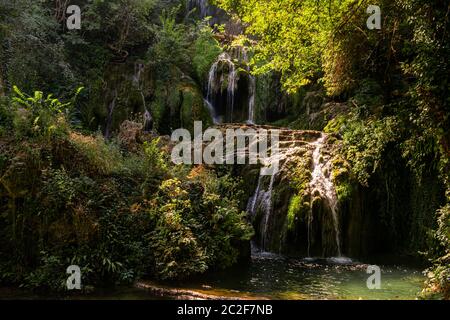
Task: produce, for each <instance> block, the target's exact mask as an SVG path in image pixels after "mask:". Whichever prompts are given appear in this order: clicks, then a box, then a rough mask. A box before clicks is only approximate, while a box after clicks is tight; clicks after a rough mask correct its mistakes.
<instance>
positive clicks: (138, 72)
mask: <svg viewBox="0 0 450 320" xmlns="http://www.w3.org/2000/svg"><path fill="white" fill-rule="evenodd" d="M144 69H145V65H144V64H143V63H136V64H135V66H134V75H133V85H134V86H135V87H136V89H137V90H138V91H139V94H140V95H141V98H142V105H143V107H144V131H150V130H151V126H152V121H153V118H152V115H151V113H150V111H149V110H148V109H147V104H146V102H145V95H144V89H143V84H142V81H141V79H142V74H143V73H144Z"/></svg>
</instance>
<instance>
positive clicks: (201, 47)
mask: <svg viewBox="0 0 450 320" xmlns="http://www.w3.org/2000/svg"><path fill="white" fill-rule="evenodd" d="M193 50H194V55H193V59H192V63H193V66H194V69H195V73H196V76H197V78H198V79H200V80H202V81H203V80H204V79H206V77H207V75H208V72H209V68H210V67H211V65H212V64H213V63H214V61H215V60H216V59H217V57H218V56H219V54H220V53H221V52H222V49H221V48H220V45H219V43H218V42H217V40H216V39H214V37H213V33H212V31H211V28H209V27H208V26H205V25H201V26H200V30H199V34H198V37H197V39H196V40H195V43H194V48H193Z"/></svg>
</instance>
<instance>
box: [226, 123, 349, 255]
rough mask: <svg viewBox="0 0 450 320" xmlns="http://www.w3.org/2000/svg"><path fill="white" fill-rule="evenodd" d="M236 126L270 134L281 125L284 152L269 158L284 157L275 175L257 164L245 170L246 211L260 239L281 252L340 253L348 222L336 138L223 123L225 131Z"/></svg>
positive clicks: (262, 244)
mask: <svg viewBox="0 0 450 320" xmlns="http://www.w3.org/2000/svg"><path fill="white" fill-rule="evenodd" d="M237 127H239V128H240V129H243V130H245V129H246V128H252V129H255V130H258V129H264V130H267V131H268V132H269V133H270V132H272V131H273V130H277V131H278V134H279V152H278V153H277V154H272V155H270V157H269V161H268V163H269V164H270V163H273V162H274V161H278V162H279V171H278V172H277V173H276V174H275V175H272V176H263V175H259V172H258V171H259V168H258V167H256V166H249V165H247V166H245V167H244V169H243V170H242V174H243V175H244V177H245V180H247V181H248V185H249V186H250V189H253V191H251V192H250V197H249V201H248V203H247V212H248V213H249V219H251V221H252V223H253V225H254V227H255V230H256V236H255V239H254V240H255V244H256V245H257V246H259V247H260V248H261V249H262V250H265V251H270V252H277V253H289V254H295V255H302V256H340V255H341V254H342V243H343V239H342V230H341V225H343V223H342V221H341V219H342V215H341V212H340V205H339V201H338V193H337V190H336V186H335V182H334V173H333V169H334V168H333V160H334V159H335V154H336V153H337V151H338V140H337V139H336V137H333V136H328V135H325V134H323V133H321V132H318V131H307V130H303V131H302V130H289V129H282V128H281V129H279V128H274V127H269V126H252V125H246V126H240V125H233V124H228V125H223V126H221V128H222V129H223V130H224V131H225V130H226V129H230V128H237ZM336 163H337V162H336ZM266 165H267V163H266ZM340 165H342V166H345V165H346V164H345V162H343V163H340ZM337 172H341V171H339V170H338V171H337Z"/></svg>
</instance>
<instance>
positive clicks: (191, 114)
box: [180, 84, 212, 132]
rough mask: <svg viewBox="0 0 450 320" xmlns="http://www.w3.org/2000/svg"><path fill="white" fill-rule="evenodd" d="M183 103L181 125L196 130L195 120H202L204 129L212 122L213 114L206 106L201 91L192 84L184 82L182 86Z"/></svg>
mask: <svg viewBox="0 0 450 320" xmlns="http://www.w3.org/2000/svg"><path fill="white" fill-rule="evenodd" d="M180 91H181V95H182V104H181V109H180V118H181V125H182V127H183V128H186V129H188V130H189V131H191V132H193V131H194V121H202V123H203V129H206V128H207V127H208V126H210V125H211V124H212V120H211V116H210V114H209V112H208V110H207V109H206V107H205V104H204V101H203V96H202V93H201V91H200V90H199V89H198V88H197V87H196V86H194V85H192V84H183V85H182V86H181V88H180Z"/></svg>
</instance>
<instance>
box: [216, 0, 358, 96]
mask: <svg viewBox="0 0 450 320" xmlns="http://www.w3.org/2000/svg"><path fill="white" fill-rule="evenodd" d="M361 2H364V1H352V0H348V1H347V0H346V1H329V2H327V3H326V4H325V3H321V2H317V1H314V0H311V1H309V0H308V1H301V2H299V1H295V0H287V1H283V2H279V1H277V0H270V1H258V0H251V1H248V0H238V1H235V0H216V1H214V2H213V3H215V4H218V5H219V6H220V7H222V8H224V9H225V10H227V11H228V12H230V13H231V14H234V15H235V16H236V18H237V19H239V20H240V21H242V22H243V23H244V24H246V25H248V28H247V29H246V32H247V34H249V35H252V36H256V37H257V38H258V40H259V41H258V44H257V46H256V50H257V51H256V55H255V56H254V64H255V66H256V69H255V70H256V72H257V73H266V72H268V71H270V70H276V71H279V72H281V73H282V82H283V84H284V87H285V88H286V89H287V90H289V91H291V92H295V91H296V90H297V89H298V88H299V87H301V86H303V85H305V84H307V83H309V82H310V81H311V80H313V79H315V78H316V77H317V73H318V72H319V71H320V69H321V64H322V61H321V57H322V52H323V51H324V50H325V49H326V47H327V45H328V43H329V41H330V38H331V37H332V36H333V32H334V31H335V30H336V29H335V28H337V27H338V26H339V25H340V23H341V22H342V21H344V18H345V15H346V14H347V13H348V12H350V11H351V9H352V8H354V7H359V6H360V3H361Z"/></svg>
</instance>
